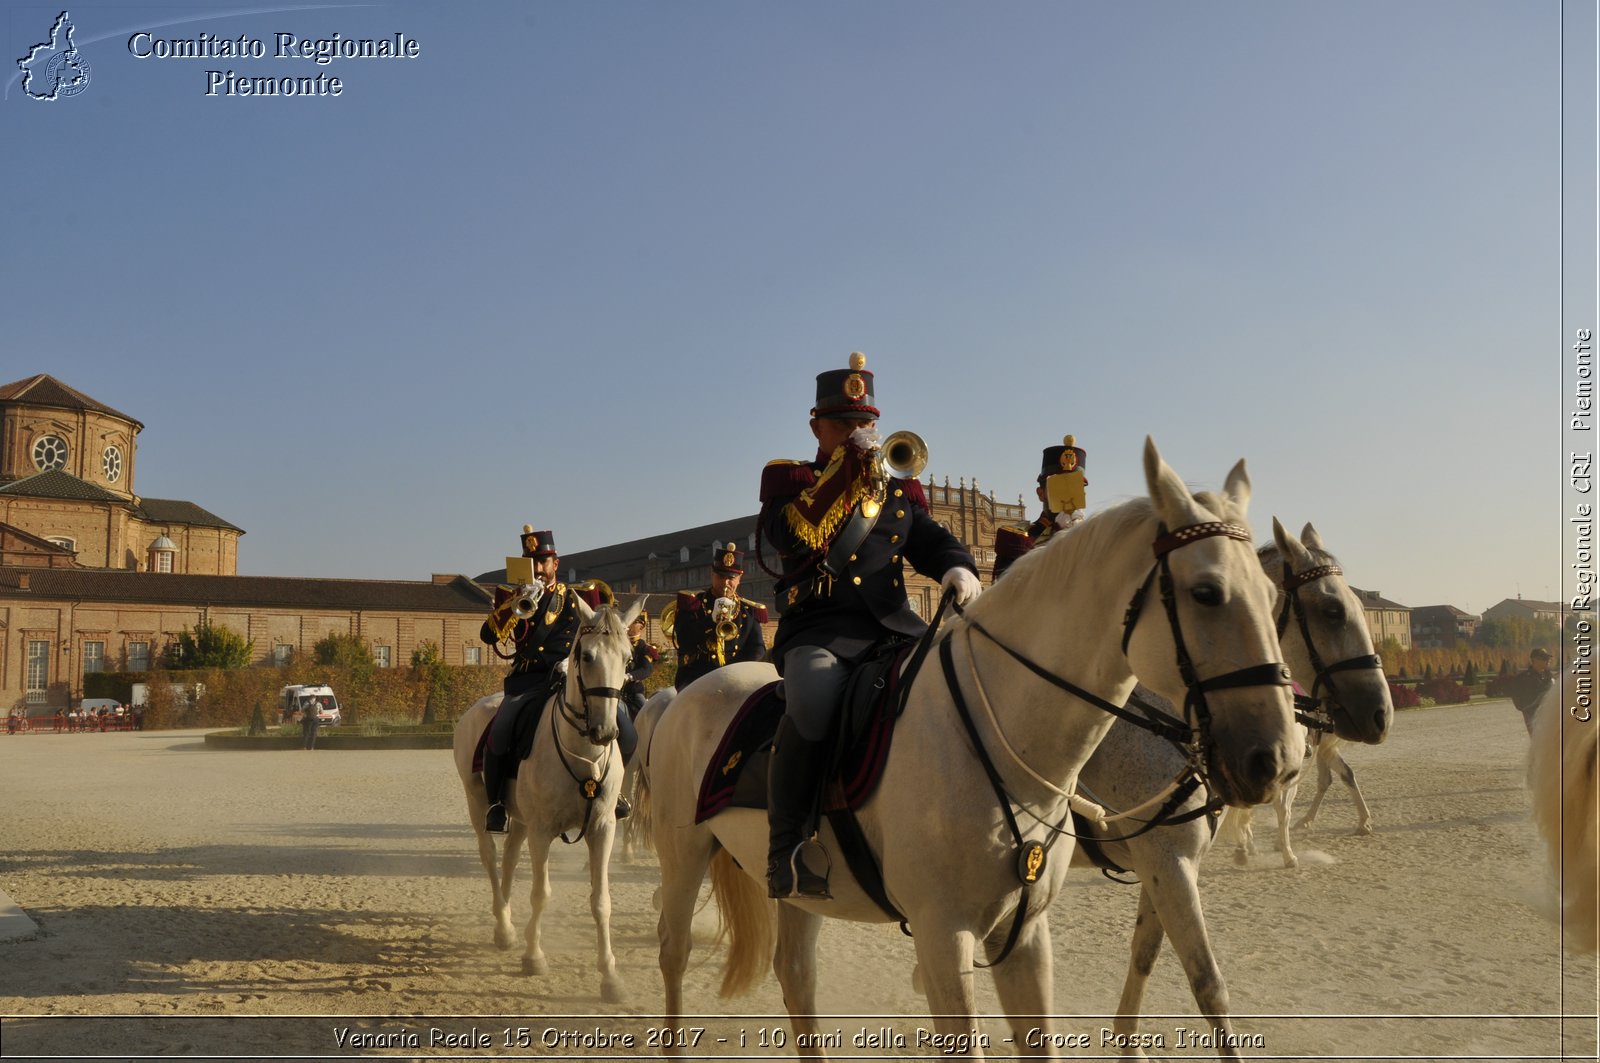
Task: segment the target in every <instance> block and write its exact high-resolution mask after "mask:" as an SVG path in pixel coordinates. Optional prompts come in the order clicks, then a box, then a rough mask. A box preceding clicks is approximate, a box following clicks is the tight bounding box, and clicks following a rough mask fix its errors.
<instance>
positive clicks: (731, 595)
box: [672, 543, 767, 690]
mask: <svg viewBox="0 0 1600 1063" xmlns="http://www.w3.org/2000/svg"><path fill="white" fill-rule="evenodd" d="M743 560H744V552H743V551H741V550H740V549H739V548H738V547H737V546H734V545H733V544H732V543H729V544H727V545H726V546H724V547H722V548H721V549H720V550H718V551H717V552H716V554H715V556H714V557H713V559H712V562H711V589H710V590H708V591H700V592H699V593H698V594H694V593H691V592H689V591H679V592H678V599H677V601H676V602H675V603H674V612H673V631H672V640H673V641H674V642H675V643H677V646H678V675H677V678H676V679H675V680H674V681H673V684H672V685H673V687H674V688H675V689H677V690H682V689H683V688H684V687H686V686H688V685H689V684H690V683H692V682H694V681H695V680H696V679H699V678H700V677H701V676H703V675H705V674H707V673H708V672H714V671H716V670H717V669H718V668H721V667H722V666H723V665H728V664H733V663H734V662H735V661H759V660H763V659H765V657H766V655H767V641H766V639H765V638H764V637H763V636H762V633H761V625H762V624H764V623H766V620H767V607H766V606H764V605H761V604H760V603H759V602H752V601H749V600H748V599H745V598H741V597H739V580H740V578H741V577H742V576H743V575H744V568H743V565H742V562H743ZM719 600H722V601H726V602H728V603H730V605H728V606H724V607H723V608H725V609H728V610H730V611H729V613H728V615H727V616H725V617H721V616H719V614H718V612H717V602H718V601H719Z"/></svg>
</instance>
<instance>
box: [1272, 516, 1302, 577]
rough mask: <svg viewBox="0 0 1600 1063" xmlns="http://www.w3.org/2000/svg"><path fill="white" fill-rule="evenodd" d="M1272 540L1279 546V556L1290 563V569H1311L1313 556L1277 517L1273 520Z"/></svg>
mask: <svg viewBox="0 0 1600 1063" xmlns="http://www.w3.org/2000/svg"><path fill="white" fill-rule="evenodd" d="M1272 538H1273V541H1274V542H1276V543H1277V544H1278V555H1279V556H1280V557H1282V558H1283V559H1284V560H1285V561H1287V562H1289V567H1290V568H1298V569H1304V568H1308V567H1310V564H1311V555H1310V554H1309V553H1307V552H1306V548H1305V546H1303V545H1302V544H1301V542H1300V540H1299V539H1296V538H1295V537H1294V535H1293V533H1291V532H1290V531H1289V529H1288V528H1285V527H1284V526H1283V522H1282V521H1280V520H1279V519H1278V518H1277V517H1273V518H1272Z"/></svg>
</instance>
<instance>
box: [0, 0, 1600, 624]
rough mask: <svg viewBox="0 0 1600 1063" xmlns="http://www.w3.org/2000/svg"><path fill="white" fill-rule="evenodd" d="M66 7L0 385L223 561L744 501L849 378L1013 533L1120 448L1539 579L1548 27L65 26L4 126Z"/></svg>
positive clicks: (1549, 359) (16, 167)
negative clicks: (62, 54) (138, 42)
mask: <svg viewBox="0 0 1600 1063" xmlns="http://www.w3.org/2000/svg"><path fill="white" fill-rule="evenodd" d="M1577 6H1578V7H1579V8H1582V5H1577ZM59 11H60V6H59V5H56V6H51V5H37V4H30V3H10V4H8V5H7V6H6V9H5V12H4V21H3V23H0V26H3V31H4V33H5V49H6V51H5V54H6V56H7V57H8V65H7V67H6V68H5V73H4V76H7V77H9V81H7V82H6V87H5V99H4V101H3V102H0V130H3V134H4V142H5V144H6V147H7V157H8V161H9V163H10V164H9V165H8V166H7V167H6V173H7V176H6V177H5V178H3V179H0V223H3V224H0V232H4V234H5V246H6V249H7V254H6V255H5V256H4V259H3V262H0V293H4V294H3V295H0V317H3V319H4V320H5V322H6V333H7V335H6V342H5V345H4V351H5V353H4V355H3V356H0V361H3V364H4V369H3V372H0V376H3V377H4V379H5V380H7V381H9V380H15V379H19V378H21V377H24V376H28V375H30V374H33V373H36V372H48V373H51V374H53V375H55V376H57V377H58V378H60V379H61V380H63V381H65V382H66V383H68V384H70V385H72V386H74V387H76V388H79V389H80V390H82V391H84V392H86V393H88V394H90V395H92V396H94V397H95V398H97V399H99V400H100V401H102V402H105V403H107V404H109V405H111V406H113V407H116V408H117V409H120V410H122V411H124V412H126V413H129V414H131V415H133V416H135V417H137V418H139V419H140V420H141V421H143V422H144V424H145V426H146V428H145V431H144V432H143V434H142V435H141V436H140V439H139V452H138V468H137V480H136V489H137V490H138V491H139V492H140V493H141V494H145V495H150V496H154V497H162V498H182V499H187V500H190V501H193V502H196V503H198V504H200V505H202V506H204V507H206V508H207V509H210V510H211V511H213V512H215V513H217V514H218V515H220V516H223V517H225V518H226V519H228V520H230V521H232V522H233V523H235V524H237V525H239V526H240V527H243V528H244V529H246V531H247V532H248V534H247V535H246V536H245V537H244V539H243V541H242V543H241V548H240V571H241V572H243V573H246V574H282V575H309V576H351V577H361V578H401V579H425V578H427V576H428V575H429V573H432V572H458V571H459V572H466V573H468V574H472V573H477V572H481V571H484V570H486V569H491V568H495V567H498V566H499V563H500V560H501V559H502V558H503V557H504V556H505V554H506V553H508V552H512V551H514V549H515V547H516V531H517V529H518V528H519V527H520V526H521V525H522V524H523V523H524V522H528V521H531V522H533V523H535V524H537V525H538V526H539V527H549V528H553V529H555V530H556V534H557V540H558V542H559V544H560V545H561V547H562V548H563V549H564V550H565V551H567V552H573V551H576V550H581V549H585V548H588V547H593V546H599V545H604V544H607V543H611V542H616V541H620V540H624V539H630V538H635V537H639V536H644V535H649V534H654V533H659V532H664V531H670V530H672V529H674V528H680V527H687V526H693V525H699V524H704V523H710V522H713V521H716V520H719V519H724V518H733V517H737V516H739V515H742V514H746V513H749V512H753V511H754V509H755V505H756V486H757V481H758V478H759V474H760V469H761V466H762V465H763V464H764V463H765V462H766V460H767V459H769V458H772V457H779V456H790V457H798V456H808V455H809V451H810V449H811V447H810V444H811V439H810V435H809V433H808V431H807V429H806V424H805V418H806V411H807V409H808V408H809V406H810V404H811V399H812V395H813V386H814V385H813V379H814V377H815V374H816V373H818V372H819V371H822V370H825V369H831V368H837V367H840V366H842V365H844V364H845V359H846V358H847V357H848V354H849V352H850V351H852V350H861V351H865V352H866V353H867V355H868V358H869V367H870V368H872V369H873V370H874V371H875V372H876V374H877V390H878V397H879V399H880V405H881V406H882V407H883V409H884V417H883V422H882V424H883V427H884V429H885V430H892V429H895V428H902V427H904V428H911V429H914V430H916V431H917V432H919V433H921V434H922V435H923V436H924V437H925V438H926V439H927V441H928V444H929V447H930V449H931V451H932V465H931V470H932V472H933V473H934V474H935V475H936V476H937V477H939V478H940V479H943V478H944V477H946V476H948V477H949V478H950V480H951V481H952V482H955V481H956V480H957V479H959V478H963V477H964V478H967V479H969V480H970V479H972V478H974V477H976V478H977V479H978V480H979V482H980V484H981V485H982V486H983V487H984V488H985V489H992V490H994V491H995V493H996V494H997V495H998V496H999V497H1001V498H1002V499H1005V500H1011V501H1014V500H1015V499H1016V498H1017V496H1018V495H1019V494H1021V493H1024V492H1027V493H1028V495H1029V498H1030V501H1031V488H1032V475H1033V473H1034V471H1035V470H1036V467H1037V461H1038V455H1039V451H1040V449H1041V448H1042V447H1044V446H1046V445H1049V444H1051V443H1054V442H1059V440H1060V437H1061V436H1062V435H1063V434H1064V433H1067V432H1072V433H1075V434H1076V435H1077V437H1078V439H1079V441H1080V443H1081V444H1082V445H1083V446H1085V447H1086V448H1087V450H1088V452H1089V471H1090V481H1091V484H1090V500H1091V509H1093V508H1094V507H1095V506H1103V505H1106V504H1109V503H1112V502H1115V501H1118V500H1120V499H1122V498H1126V497H1129V496H1131V495H1133V494H1136V493H1140V492H1142V490H1143V486H1142V475H1141V473H1140V464H1139V458H1140V447H1141V443H1142V440H1143V437H1144V436H1145V434H1146V433H1149V434H1151V435H1153V436H1154V437H1155V439H1156V440H1157V442H1158V444H1159V445H1160V446H1161V447H1162V449H1163V452H1164V453H1165V454H1166V455H1167V457H1168V458H1169V460H1170V461H1171V463H1172V464H1173V466H1174V467H1175V468H1176V469H1177V470H1178V471H1179V473H1180V474H1181V475H1183V476H1184V477H1185V478H1186V479H1188V480H1189V481H1190V482H1191V483H1194V484H1196V485H1198V486H1208V487H1209V486H1216V485H1217V484H1218V483H1220V481H1221V479H1222V477H1223V475H1224V473H1225V472H1226V471H1227V469H1228V467H1229V466H1230V465H1231V464H1232V462H1233V461H1234V460H1235V459H1237V458H1238V457H1240V456H1244V457H1246V458H1248V459H1249V461H1250V469H1251V473H1252V477H1253V479H1254V481H1255V486H1256V495H1255V502H1254V504H1253V505H1252V516H1253V523H1254V524H1255V526H1256V531H1257V538H1258V539H1259V540H1264V539H1265V538H1267V536H1268V535H1269V534H1270V518H1271V516H1272V515H1274V514H1276V515H1278V516H1280V517H1282V518H1283V519H1284V520H1285V522H1286V523H1287V524H1289V525H1290V526H1291V527H1293V528H1295V529H1298V528H1299V527H1300V525H1301V524H1303V523H1304V522H1305V521H1307V520H1311V521H1314V522H1315V523H1316V524H1317V526H1318V527H1319V529H1320V530H1321V531H1322V533H1323V536H1324V539H1325V540H1326V541H1327V542H1328V544H1329V545H1330V546H1331V547H1332V548H1333V549H1334V550H1335V551H1336V552H1337V553H1339V554H1340V555H1341V558H1342V559H1343V561H1344V563H1345V567H1346V570H1347V573H1348V574H1349V576H1350V578H1351V580H1352V582H1354V583H1356V584H1357V585H1358V586H1363V587H1367V588H1371V589H1375V590H1379V591H1380V592H1382V593H1383V594H1384V595H1385V596H1386V597H1389V598H1392V599H1394V600H1396V601H1399V602H1402V603H1404V604H1407V605H1413V606H1420V605H1430V604H1437V603H1441V602H1448V603H1451V604H1455V605H1458V606H1461V607H1463V608H1466V609H1469V610H1471V611H1474V612H1477V611H1481V610H1483V609H1484V608H1486V607H1488V606H1490V605H1492V604H1494V603H1495V602H1497V601H1499V600H1500V599H1501V598H1505V597H1511V596H1515V595H1516V594H1518V593H1519V592H1520V593H1521V594H1522V595H1523V596H1525V597H1529V598H1556V597H1558V596H1560V595H1561V593H1562V577H1563V572H1564V562H1563V554H1562V550H1563V541H1562V535H1563V532H1562V515H1563V507H1562V500H1561V490H1562V483H1563V481H1564V478H1565V471H1566V470H1565V466H1564V462H1563V458H1562V455H1563V440H1562V437H1561V427H1562V423H1563V422H1562V410H1563V402H1564V399H1563V394H1562V377H1561V372H1562V367H1563V364H1564V363H1563V353H1562V352H1563V346H1564V340H1563V331H1562V320H1561V318H1560V315H1559V301H1558V300H1559V291H1560V280H1561V273H1560V267H1561V259H1560V253H1559V252H1560V247H1561V244H1560V241H1561V239H1562V235H1563V222H1564V219H1563V215H1562V212H1561V204H1560V190H1561V187H1562V186H1561V177H1562V174H1561V163H1560V160H1561V113H1560V109H1559V103H1560V99H1561V74H1560V59H1561V49H1562V35H1561V33H1562V25H1561V7H1560V6H1559V5H1558V4H1556V3H1509V2H1497V3H1473V2H1468V0H1437V2H1434V0H1411V2H1408V3H1404V4H1393V3H1380V2H1373V3H1359V2H1341V3H1319V4H1270V3H1265V2H1251V3H1245V2H1218V3H1209V4H1204V5H1195V4H1182V3H1176V2H1173V3H1164V2H1153V0H1143V2H1134V3H1128V4H1111V3H1088V2H1067V0H1056V2H1048V3H1032V2H1021V0H999V2H996V3H986V4H975V3H957V2H952V0H917V2H901V0H870V2H868V3H844V2H815V3H813V2H807V3H789V2H781V3H780V2H776V0H772V2H760V0H757V2H750V0H729V2H706V0H689V2H682V3H617V2H585V3H577V2H565V0H563V2H559V3H556V2H544V3H485V2H470V3H462V4H454V5H444V4H422V3H398V2H397V3H371V4H361V5H355V4H348V5H315V4H307V5H299V6H298V7H289V6H274V5H234V6H230V5H223V4H210V3H205V4H191V3H163V4H143V3H116V4H110V3H90V4H73V5H71V7H70V11H71V16H72V20H73V22H74V25H75V27H76V37H75V40H76V43H77V44H78V46H79V50H80V53H81V55H82V56H83V58H84V59H85V60H86V61H87V62H88V63H89V65H90V68H91V73H92V79H91V82H90V84H89V85H88V87H87V88H86V89H85V90H84V91H83V92H81V93H80V94H78V95H76V96H73V97H71V98H66V99H60V100H56V101H53V102H49V103H42V102H39V101H35V100H30V99H27V98H26V97H25V96H24V95H23V93H22V92H21V89H20V75H19V74H18V73H17V71H16V68H15V62H14V60H15V58H16V57H19V56H21V55H23V54H25V53H26V51H27V49H28V48H29V47H30V46H31V45H32V44H35V43H37V42H38V41H39V40H41V39H43V38H44V37H45V36H46V35H48V32H49V28H50V25H51V23H52V22H53V21H54V19H55V17H56V16H57V14H58V13H59ZM241 12H243V13H241ZM1570 18H1571V15H1570V13H1569V19H1570ZM1591 27H1592V23H1591ZM1569 29H1570V27H1569ZM140 30H146V31H149V32H150V33H152V34H153V35H154V36H155V37H159V38H163V39H170V38H174V37H184V38H193V37H196V36H197V35H198V34H200V33H201V32H205V33H208V34H210V35H212V36H216V37H229V38H236V37H237V36H238V35H240V34H245V35H247V36H249V37H252V38H259V39H262V40H263V41H264V43H265V45H266V48H267V51H268V57H267V58H265V59H260V60H257V59H226V58H222V59H157V58H149V59H139V58H136V57H135V56H133V55H132V54H130V51H129V47H128V38H129V36H131V35H132V34H133V33H135V32H137V31H140ZM278 32H292V33H295V34H297V35H298V36H300V37H313V38H315V37H322V36H328V35H331V34H333V33H335V32H337V33H339V34H342V35H343V36H345V37H357V38H359V37H386V36H391V35H392V34H394V33H396V32H399V33H403V34H405V35H406V36H408V37H410V38H414V39H415V40H416V41H417V42H418V44H419V46H420V53H421V54H420V57H419V58H417V59H412V60H384V59H340V60H337V61H335V62H333V63H331V64H328V65H326V66H318V65H316V64H314V63H311V62H309V61H305V60H291V59H283V60H279V59H276V58H273V56H272V50H273V44H274V34H275V33H278ZM210 69H219V70H227V69H233V70H235V71H236V73H238V74H241V75H249V76H272V77H282V76H286V75H287V76H295V77H310V76H315V75H317V74H328V75H333V76H337V77H339V78H340V79H341V80H342V81H343V83H344V89H343V93H342V95H340V96H339V97H337V98H333V97H299V98H281V97H280V98H251V97H232V98H229V97H223V96H212V97H208V96H207V95H206V88H207V75H206V71H207V70H210ZM1567 181H1568V184H1569V186H1571V187H1574V188H1577V189H1579V190H1580V191H1581V190H1584V189H1587V190H1589V192H1588V194H1589V198H1590V199H1591V200H1592V189H1593V185H1594V182H1593V168H1592V160H1591V162H1590V165H1589V166H1587V167H1583V168H1580V171H1579V172H1571V171H1569V173H1568V175H1567ZM1569 190H1570V189H1569ZM1569 213H1570V212H1569ZM1565 220H1566V222H1567V225H1568V229H1569V232H1568V239H1569V240H1578V241H1579V242H1581V241H1582V240H1589V241H1591V246H1592V239H1593V237H1592V226H1591V227H1590V228H1588V229H1584V228H1582V227H1581V226H1574V224H1573V220H1572V219H1571V218H1570V217H1569V218H1567V219H1565Z"/></svg>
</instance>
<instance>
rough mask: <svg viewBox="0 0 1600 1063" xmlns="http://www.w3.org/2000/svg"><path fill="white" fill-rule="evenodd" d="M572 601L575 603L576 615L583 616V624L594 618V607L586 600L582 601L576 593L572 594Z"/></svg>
mask: <svg viewBox="0 0 1600 1063" xmlns="http://www.w3.org/2000/svg"><path fill="white" fill-rule="evenodd" d="M572 601H573V603H574V604H575V605H577V607H578V615H579V616H581V617H583V622H584V623H585V624H587V623H588V622H589V621H591V620H593V619H594V608H593V607H592V606H590V605H589V603H588V602H586V601H584V600H583V599H582V598H580V597H578V596H577V595H576V594H574V595H573V596H572Z"/></svg>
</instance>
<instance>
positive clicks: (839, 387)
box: [760, 353, 982, 897]
mask: <svg viewBox="0 0 1600 1063" xmlns="http://www.w3.org/2000/svg"><path fill="white" fill-rule="evenodd" d="M866 362H867V360H866V357H865V356H864V355H862V354H859V353H857V354H852V355H851V356H850V368H849V369H839V370H832V371H829V372H826V373H821V374H819V375H818V376H817V404H816V406H815V408H813V409H812V411H811V432H812V434H813V435H814V436H816V438H817V442H818V449H817V456H816V457H815V458H814V459H812V460H811V461H773V462H769V463H768V464H767V467H766V469H765V470H764V471H763V472H762V475H761V516H760V528H761V535H762V536H763V538H764V539H765V540H766V541H767V542H769V543H771V544H772V545H773V546H774V547H775V548H776V549H777V551H778V555H779V557H780V559H781V560H782V563H783V572H782V574H781V576H780V577H779V579H778V584H777V589H776V593H777V599H778V611H779V614H780V618H779V620H778V631H777V635H776V637H774V639H773V646H772V660H773V662H774V663H775V664H776V665H777V666H778V670H779V671H780V672H781V673H782V674H783V678H784V689H785V695H784V696H785V709H784V717H783V720H782V721H781V722H780V723H779V725H778V735H777V738H776V739H775V741H774V744H773V751H772V767H771V771H770V775H769V778H768V820H769V824H770V826H771V839H770V845H769V847H768V857H767V888H768V893H769V894H770V895H771V896H773V897H793V896H806V897H827V896H829V893H828V883H827V880H826V879H825V878H824V877H823V876H821V875H818V874H816V873H815V872H813V871H812V870H811V869H809V868H808V867H806V865H805V863H804V861H803V860H801V859H799V850H800V848H801V846H802V845H803V844H804V843H805V842H806V840H807V837H808V836H809V835H810V833H811V832H812V830H813V829H814V827H813V825H812V823H811V819H812V810H813V807H814V805H815V798H816V794H817V791H818V790H819V789H820V787H821V782H822V778H821V777H822V773H823V771H824V769H825V768H826V764H827V759H828V752H829V750H828V738H829V730H830V728H831V726H832V724H833V719H834V716H835V714H836V713H837V711H838V708H839V702H840V700H841V698H842V696H843V693H844V686H845V681H846V679H847V678H848V676H849V673H850V668H851V666H852V665H853V664H855V663H856V662H858V661H859V660H860V659H861V658H862V657H863V656H864V655H865V654H866V653H867V651H868V650H869V649H870V648H871V647H872V646H873V645H874V644H875V643H877V642H879V641H880V640H882V639H884V638H885V637H886V636H891V635H904V636H911V637H915V636H918V635H921V634H922V633H923V632H925V631H926V630H927V625H926V624H925V623H924V622H923V621H922V619H921V618H920V617H918V616H917V614H916V613H915V612H913V611H912V609H911V605H910V603H909V601H908V600H907V599H906V590H905V573H904V565H905V564H906V563H909V564H910V565H911V567H912V568H913V569H915V570H916V571H917V572H920V573H922V574H923V575H925V576H929V577H932V578H937V579H939V580H940V582H941V583H942V584H943V585H944V587H945V588H946V589H950V590H953V591H954V593H955V597H956V600H957V601H958V602H961V603H965V602H967V601H970V600H971V599H972V598H974V597H976V596H977V595H978V593H979V591H980V590H981V589H982V586H981V584H980V583H979V582H978V576H977V565H976V564H975V563H974V562H973V560H972V555H971V554H970V553H969V552H968V551H967V548H966V547H965V546H963V545H962V544H961V542H960V540H958V539H957V538H956V537H955V536H954V535H952V534H950V532H949V531H947V530H945V529H944V528H943V527H941V526H940V525H939V524H938V523H937V522H936V521H935V520H934V519H933V518H932V517H931V516H930V515H929V514H928V503H927V499H926V497H925V496H924V495H923V491H922V484H921V483H920V482H919V481H918V480H915V479H909V480H902V479H896V478H892V477H888V476H887V475H886V474H885V473H884V472H883V470H882V467H881V464H880V462H879V460H878V444H879V440H878V438H877V420H878V410H877V407H876V406H874V405H873V401H874V399H873V388H872V384H873V379H872V374H871V373H870V372H868V371H867V369H866Z"/></svg>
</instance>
